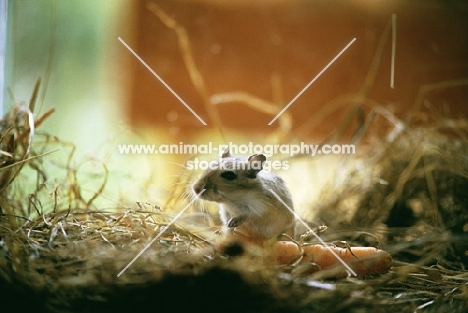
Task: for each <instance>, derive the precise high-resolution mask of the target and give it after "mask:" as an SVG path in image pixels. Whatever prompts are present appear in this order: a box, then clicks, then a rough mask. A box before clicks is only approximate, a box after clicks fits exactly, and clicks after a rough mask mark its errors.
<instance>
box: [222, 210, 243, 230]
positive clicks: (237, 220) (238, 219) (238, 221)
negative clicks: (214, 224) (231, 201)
mask: <svg viewBox="0 0 468 313" xmlns="http://www.w3.org/2000/svg"><path fill="white" fill-rule="evenodd" d="M246 219H247V213H243V214H241V215H237V216H234V217H232V218H231V219H230V220H229V221H228V222H227V225H226V226H227V227H230V228H234V227H238V226H240V225H242V223H244V221H245V220H246Z"/></svg>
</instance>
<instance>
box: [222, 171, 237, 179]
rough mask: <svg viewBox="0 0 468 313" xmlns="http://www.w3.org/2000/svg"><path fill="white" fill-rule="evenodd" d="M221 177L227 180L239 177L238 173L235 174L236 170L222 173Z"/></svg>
mask: <svg viewBox="0 0 468 313" xmlns="http://www.w3.org/2000/svg"><path fill="white" fill-rule="evenodd" d="M221 177H222V178H224V179H227V180H234V179H236V178H237V175H236V174H234V172H231V171H227V172H224V173H221Z"/></svg>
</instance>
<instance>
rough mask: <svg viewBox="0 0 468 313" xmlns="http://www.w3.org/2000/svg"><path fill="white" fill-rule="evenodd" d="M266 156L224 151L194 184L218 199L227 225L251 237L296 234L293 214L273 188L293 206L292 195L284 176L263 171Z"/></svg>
mask: <svg viewBox="0 0 468 313" xmlns="http://www.w3.org/2000/svg"><path fill="white" fill-rule="evenodd" d="M265 161H266V157H265V156H264V155H263V154H254V155H251V156H250V157H249V158H245V157H233V156H231V154H230V152H229V151H227V150H226V151H225V152H224V153H223V155H222V158H221V159H220V160H218V161H214V162H213V163H211V164H212V165H213V166H211V168H214V169H207V170H206V171H205V172H204V173H203V174H202V175H201V177H200V178H199V179H198V180H197V181H196V182H195V183H194V184H193V191H194V192H195V194H199V193H200V192H201V191H202V190H203V189H206V190H205V191H204V192H203V193H202V194H201V195H200V198H201V199H203V200H208V201H214V202H217V203H219V212H220V216H221V220H222V221H223V223H224V225H225V226H227V227H229V228H236V230H237V231H239V232H241V233H242V234H244V235H246V236H247V237H249V238H252V239H256V240H257V239H258V240H266V239H270V238H273V237H274V236H276V235H279V234H281V233H287V234H289V235H290V236H294V225H293V221H294V215H293V213H292V212H290V211H289V210H288V208H286V207H285V206H284V204H282V203H281V202H280V201H279V200H278V199H277V198H276V197H275V195H274V194H273V193H271V192H270V189H271V190H273V191H274V192H275V193H276V194H277V195H278V196H279V197H280V198H281V199H282V200H283V201H284V203H286V204H287V205H288V206H289V207H290V208H291V209H292V208H293V204H292V200H291V195H290V193H289V191H288V189H287V188H286V185H285V183H284V181H283V180H282V179H281V177H279V176H277V175H275V174H272V173H269V172H265V171H262V169H263V165H264V163H265Z"/></svg>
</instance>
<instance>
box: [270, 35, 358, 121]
mask: <svg viewBox="0 0 468 313" xmlns="http://www.w3.org/2000/svg"><path fill="white" fill-rule="evenodd" d="M354 41H356V38H354V39H353V40H351V41H350V42H349V43H348V44H347V45H346V47H344V48H343V50H341V51H340V53H338V54H337V55H336V57H335V58H334V59H333V60H331V61H330V63H328V64H327V66H325V67H324V68H323V70H321V71H320V73H318V74H317V76H315V77H314V79H312V80H311V81H310V83H308V84H307V86H305V87H304V88H303V89H302V90H301V91H300V92H299V93H298V94H297V96H295V97H294V99H292V100H291V101H290V102H289V103H288V105H287V106H285V107H284V109H282V110H281V112H279V113H278V114H277V115H276V116H275V118H274V119H272V120H271V122H270V123H268V125H271V124H273V122H274V121H276V119H277V118H278V117H280V115H281V114H283V113H284V111H286V110H287V109H288V108H289V107H290V106H291V104H293V102H294V101H296V100H297V98H299V97H300V96H301V95H302V94H303V93H304V91H306V90H307V88H309V87H310V85H312V84H313V83H314V82H315V81H316V80H317V78H319V77H320V76H321V75H322V74H323V73H324V72H325V71H326V70H327V69H328V68H329V67H330V66H331V65H332V64H333V63H334V62H335V61H336V59H338V58H339V57H340V56H341V55H342V54H343V53H344V52H345V51H346V49H348V48H349V46H351V45H352V44H353V42H354Z"/></svg>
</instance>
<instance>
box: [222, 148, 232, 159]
mask: <svg viewBox="0 0 468 313" xmlns="http://www.w3.org/2000/svg"><path fill="white" fill-rule="evenodd" d="M230 157H232V155H231V151H229V147H226V148H225V149H224V151H223V154H222V155H221V158H223V159H224V158H230Z"/></svg>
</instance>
